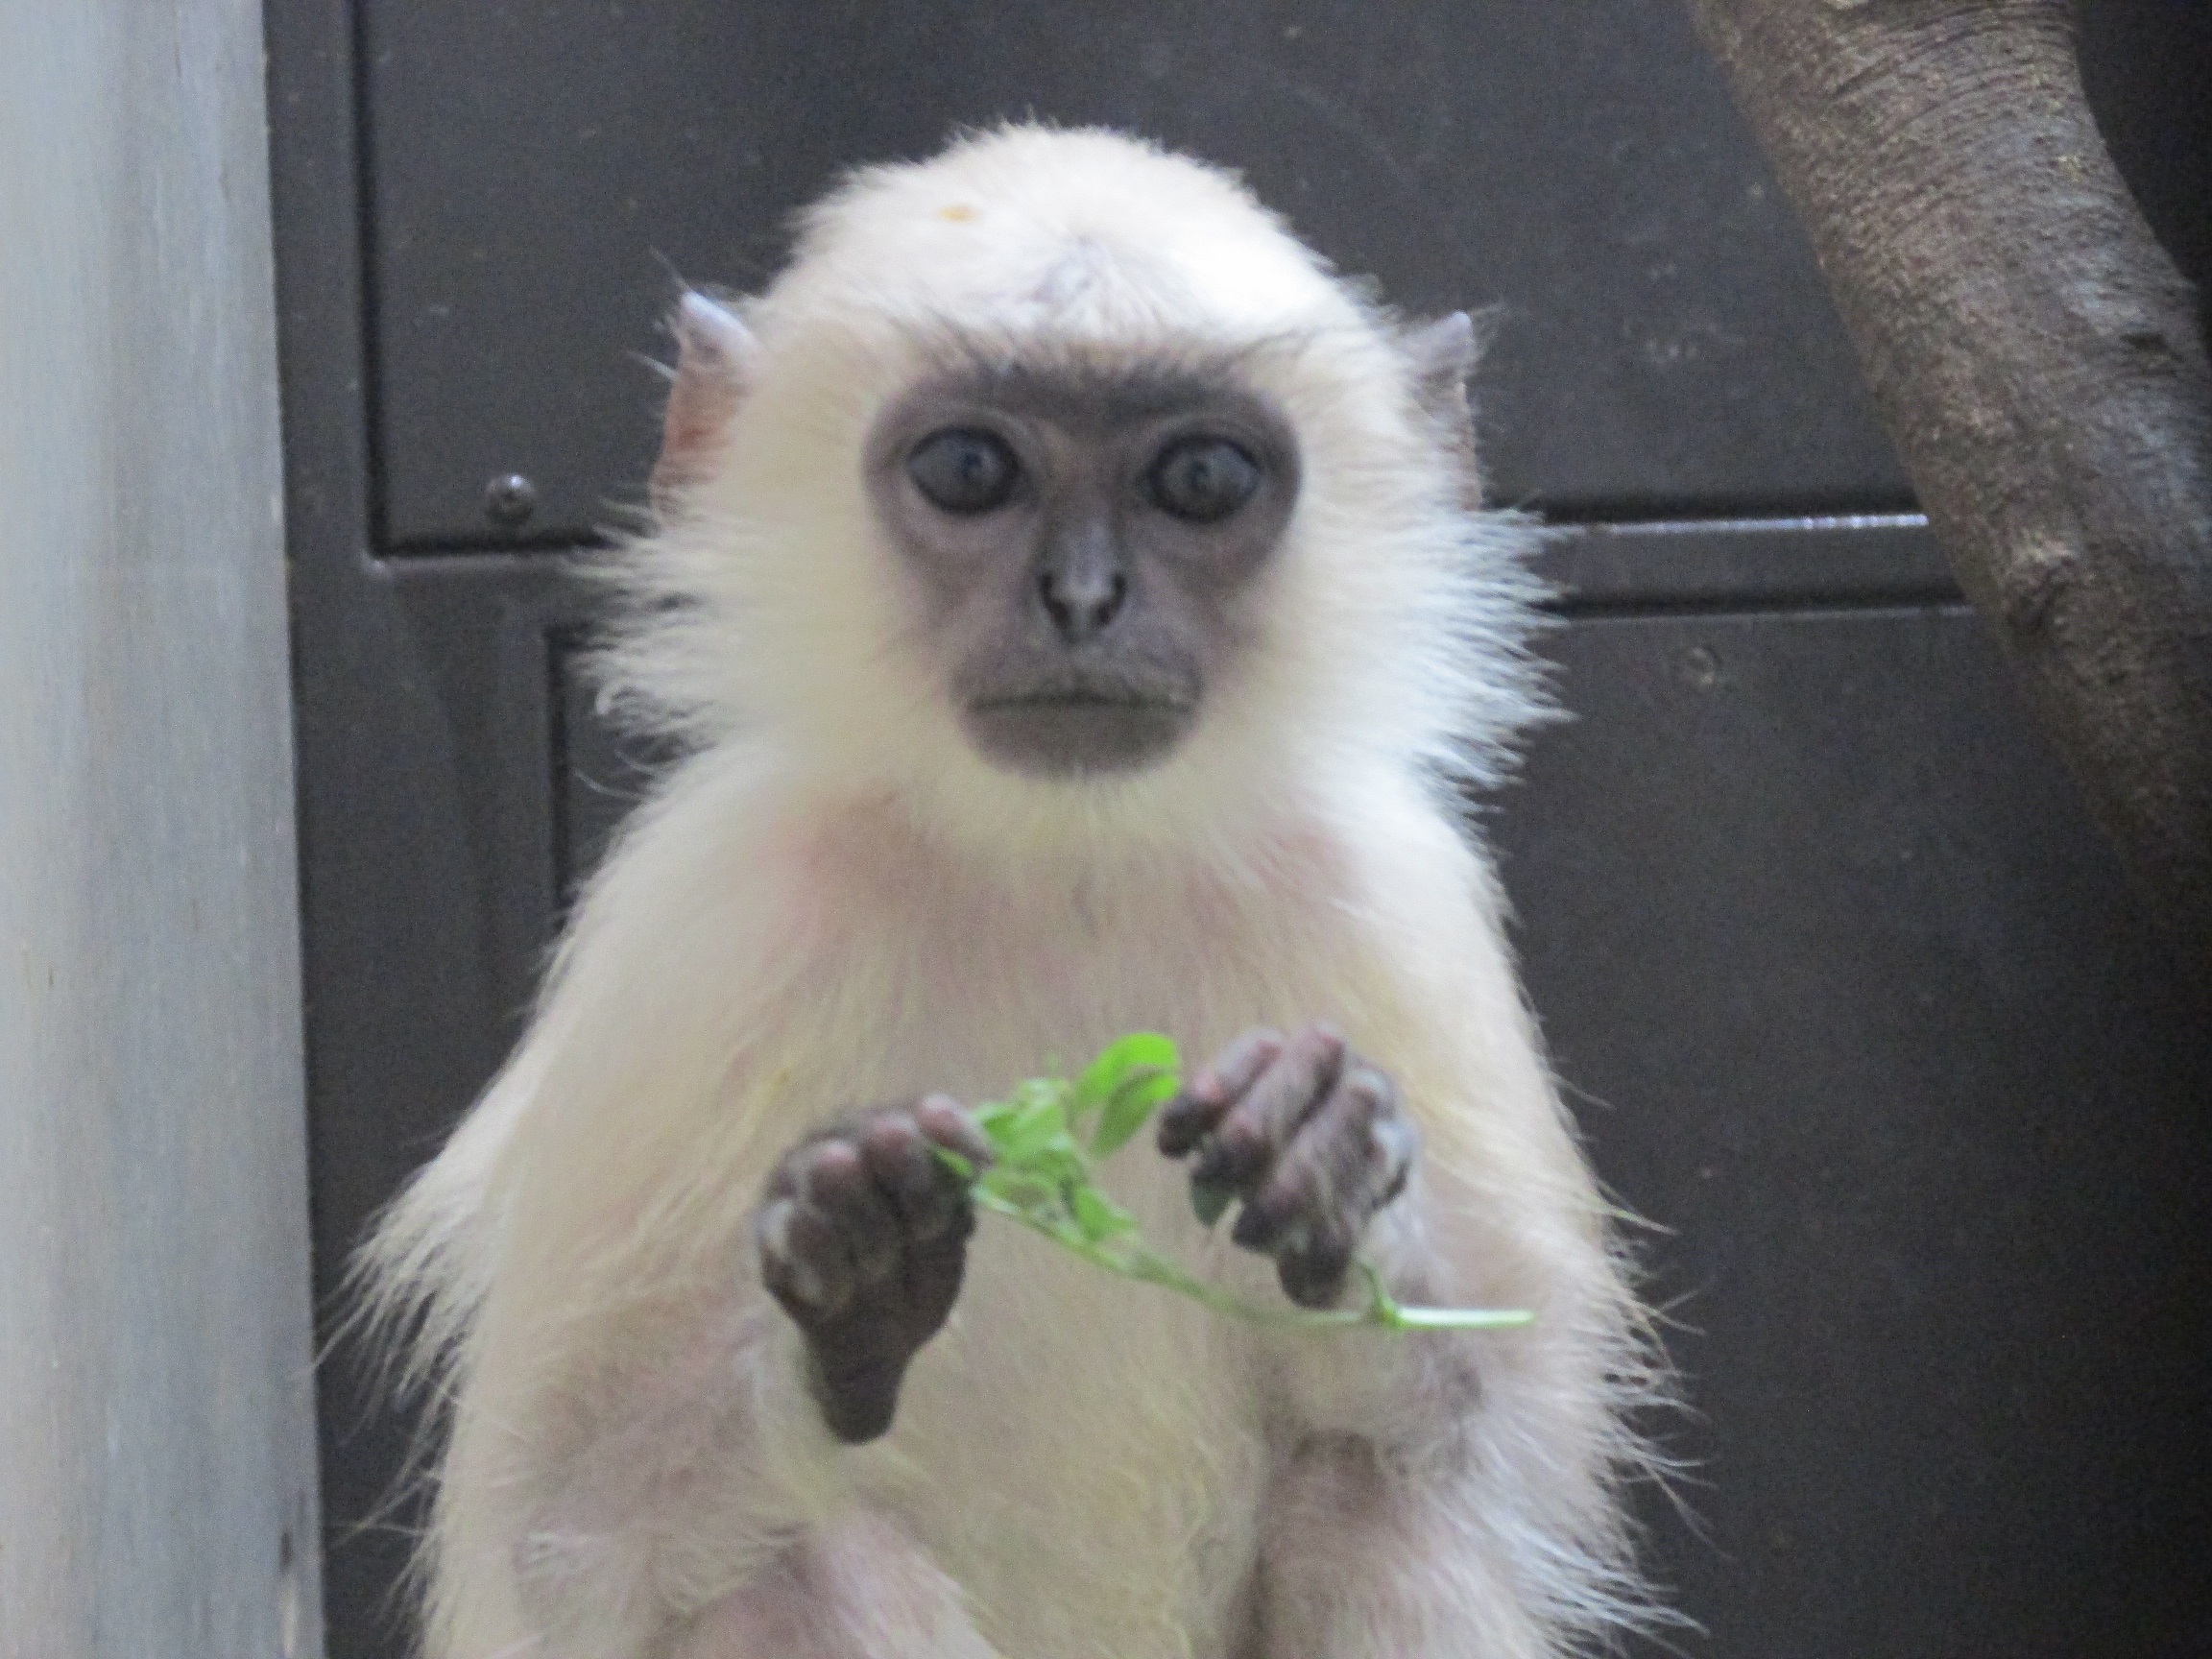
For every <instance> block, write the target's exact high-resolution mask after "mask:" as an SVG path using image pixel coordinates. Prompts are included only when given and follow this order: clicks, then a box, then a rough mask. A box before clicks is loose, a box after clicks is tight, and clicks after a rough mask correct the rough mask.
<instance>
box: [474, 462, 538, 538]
mask: <svg viewBox="0 0 2212 1659" xmlns="http://www.w3.org/2000/svg"><path fill="white" fill-rule="evenodd" d="M537 511H538V486H537V485H535V484H533V483H531V482H530V480H529V479H527V478H525V477H523V476H522V474H521V473H519V472H509V473H506V474H505V475H503V476H501V477H498V478H494V479H493V480H492V482H491V483H489V484H487V485H485V486H484V516H485V517H487V518H489V519H491V520H492V522H493V523H494V524H496V525H498V526H499V527H500V528H501V529H503V530H519V529H520V528H521V527H522V526H523V525H525V524H527V523H529V522H530V515H531V514H533V513H535V512H537Z"/></svg>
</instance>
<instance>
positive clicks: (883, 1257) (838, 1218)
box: [804, 1141, 899, 1280]
mask: <svg viewBox="0 0 2212 1659" xmlns="http://www.w3.org/2000/svg"><path fill="white" fill-rule="evenodd" d="M804 1197H805V1203H804V1208H805V1210H810V1211H814V1212H816V1213H818V1214H821V1215H822V1216H823V1218H824V1219H825V1220H826V1221H827V1222H828V1223H829V1226H830V1227H831V1228H832V1229H833V1230H834V1232H835V1233H836V1235H837V1237H838V1238H839V1239H840V1240H841V1241H842V1243H843V1244H844V1247H845V1250H846V1253H847V1254H848V1255H849V1256H850V1257H851V1259H852V1262H853V1267H854V1272H855V1273H856V1274H857V1275H858V1276H859V1277H860V1278H861V1279H863V1280H870V1279H880V1278H882V1277H883V1276H884V1275H885V1274H886V1273H888V1272H890V1271H891V1269H892V1268H893V1267H894V1266H896V1265H897V1264H898V1261H899V1224H898V1221H897V1218H896V1216H895V1215H894V1214H893V1212H892V1209H891V1206H890V1204H889V1202H888V1201H887V1200H886V1198H885V1197H884V1195H883V1194H882V1193H881V1192H879V1191H878V1190H877V1186H876V1181H875V1177H874V1176H873V1175H872V1174H870V1172H869V1169H868V1165H867V1163H866V1161H865V1160H864V1159H863V1158H862V1156H861V1153H860V1148H859V1147H857V1146H855V1145H854V1144H853V1142H850V1141H825V1142H822V1143H821V1144H820V1145H818V1146H816V1147H815V1148H814V1152H813V1155H812V1157H811V1158H810V1159H809V1160H808V1161H807V1166H806V1174H805V1183H804Z"/></svg>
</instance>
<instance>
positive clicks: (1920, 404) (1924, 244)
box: [1689, 0, 2212, 974]
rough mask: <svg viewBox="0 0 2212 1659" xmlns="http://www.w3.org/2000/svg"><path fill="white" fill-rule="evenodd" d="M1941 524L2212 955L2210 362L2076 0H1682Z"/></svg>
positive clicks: (2194, 945) (2154, 891) (2173, 911)
mask: <svg viewBox="0 0 2212 1659" xmlns="http://www.w3.org/2000/svg"><path fill="white" fill-rule="evenodd" d="M1689 3H1690V8H1691V11H1692V12H1693V14H1694V15H1695V19H1696V21H1697V25H1698V28H1699V29H1700V31H1701V32H1702V33H1703V35H1704V36H1705V38H1706V41H1707V43H1708V44H1709V45H1710V46H1711V47H1712V49H1713V51H1714V52H1715V54H1716V55H1717V56H1718V57H1719V60H1720V62H1721V64H1722V65H1723V67H1724V68H1725V69H1726V71H1727V74H1728V76H1729V79H1730V81H1731V83H1732V84H1733V86H1734V89H1735V93H1736V98H1737V101H1738V103H1739V104H1741V105H1742V106H1743V110H1744V112H1745V113H1746V115H1748V116H1749V118H1750V121H1751V124H1752V127H1753V128H1754V129H1755V131H1756V132H1757V133H1758V136H1759V140H1760V142H1761V144H1762V145H1763V146H1764V147H1765V149H1766V152H1767V159H1768V160H1769V162H1770V163H1771V164H1772V166H1773V168H1774V171H1775V173H1776V175H1777V177H1778V178H1779V179H1780V180H1781V182H1782V185H1783V188H1784V189H1785V190H1786V191H1787V192H1788V193H1789V195H1790V198H1791V202H1792V203H1793V204H1795V206H1796V209H1797V212H1798V214H1799V215H1800V217H1801V218H1802V219H1803V220H1804V222H1805V225H1806V227H1807V228H1808V230H1809V231H1810V232H1811V234H1812V238H1813V245H1814V248H1815V252H1817V254H1818V256H1819V260H1820V266H1821V270H1822V271H1823V272H1824V273H1825V274H1826V276H1827V278H1828V282H1829V286H1830V288H1831V289H1832V290H1833V292H1834V294H1835V297H1836V301H1837V305H1838V307H1839V310H1840V311H1841V313H1842V316H1843V321H1844V323H1845V325H1846V326H1847V327H1848V328H1849V329H1850V331H1851V337H1852V339H1853V341H1854V343H1855V344H1856V345H1857V347H1858V352H1859V360H1860V364H1861V367H1862V368H1863V371H1864V373H1865V375H1866V380H1867V383H1868V386H1869V389H1870V390H1871V392H1872V395H1873V398H1874V403H1875V407H1876V409H1877V410H1878V412H1879V413H1880V415H1881V418H1882V421H1883V422H1884V424H1885V425H1886V426H1887V429H1888V433H1889V437H1890V439H1891V441H1892V442H1893V443H1894V444H1895V445H1896V446H1897V449H1898V452H1899V454H1900V455H1901V457H1902V458H1903V460H1904V463H1905V467H1906V470H1907V471H1908V472H1909V473H1910V475H1911V479H1912V484H1913V488H1914V489H1915V490H1916V491H1917V492H1918V493H1919V497H1920V502H1921V505H1922V507H1923V508H1924V509H1925V511H1926V512H1927V514H1928V517H1929V521H1930V523H1931V524H1932V525H1933V527H1934V529H1935V532H1936V537H1937V539H1938V540H1939V541H1941V543H1942V545H1943V547H1944V549H1945V550H1946V552H1947V553H1948V555H1949V557H1950V559H1951V562H1952V565H1953V567H1954V568H1955V569H1956V570H1957V572H1958V575H1959V581H1960V586H1961V587H1962V588H1964V589H1965V590H1966V593H1967V596H1968V597H1969V598H1971V599H1972V600H1973V602H1974V604H1975V605H1976V607H1977V608H1978V609H1979V610H1980V611H1981V612H1982V613H1983V615H1984V617H1985V618H1987V619H1988V621H1989V622H1990V624H1991V625H1992V626H1993V627H1994V628H1995V629H1996V631H1997V634H1998V637H1999V638H2000V639H2001V640H2002V642H2003V644H2004V647H2005V650H2006V653H2007V655H2008V657H2009V658H2010V659H2011V661H2012V662H2013V664H2014V666H2015V667H2016V668H2017V669H2018V670H2019V673H2020V676H2021V679H2022V681H2023V684H2024V685H2025V686H2026V688H2027V691H2028V694H2029V697H2030V700H2031V702H2032V705H2033V707H2034V709H2035V711H2036V713H2037V715H2038V717H2039V718H2040V719H2041V722H2042V725H2043V728H2044V730H2045V731H2046V733H2049V734H2050V736H2051V737H2052V738H2053V739H2054V740H2055V741H2056V746H2057V748H2058V750H2059V752H2060V754H2061V755H2062V756H2064V757H2065V759H2066V761H2067V763H2068V764H2069V766H2070V767H2071V768H2072V770H2073V772H2074V774H2075V777H2076V779H2077V780H2078V781H2079V782H2080V785H2081V787H2082V789H2083V790H2084V791H2085V793H2086V794H2087V796H2088V801H2089V805H2090V809H2091V811H2092V813H2093V814H2094V815H2095V817H2096V818H2097V820H2098V822H2099V823H2100V824H2101V825H2102V826H2103V827H2104V830H2105V831H2106V833H2107V834H2108V835H2110V837H2111V838H2112V840H2113V841H2114V842H2115V843H2116V844H2117V846H2118V847H2119V850H2120V854H2121V857H2122V860H2123V862H2124V863H2125V864H2126V865H2127V867H2128V873H2129V875H2130V877H2131V878H2133V880H2134V882H2135V884H2136V885H2137V887H2138V888H2139V889H2140V890H2141V891H2142V892H2143V893H2144V894H2145V896H2146V897H2147V898H2148V899H2149V900H2150V901H2151V902H2152V906H2153V909H2154V911H2155V913H2156V914H2157V915H2158V916H2159V917H2160V919H2161V920H2163V921H2164V922H2165V923H2166V924H2167V926H2169V927H2170V929H2171V930H2172V931H2173V932H2174V934H2175V936H2176V940H2177V942H2178V943H2179V945H2180V947H2181V949H2182V950H2183V952H2184V954H2185V956H2186V957H2187V958H2188V959H2189V960H2190V962H2191V965H2192V966H2194V967H2196V968H2197V969H2199V970H2200V972H2203V973H2206V974H2212V371H2208V370H2207V367H2206V361H2205V354H2204V347H2203V344H2202V342H2201V341H2200V339H2199V337H2198V333H2197V326H2196V319H2195V316H2194V314H2193V311H2192V307H2191V297H2190V293H2189V288H2188V284H2187V283H2185V282H2184V281H2183V280H2182V278H2181V276H2180V275H2179V274H2178V273H2177V272H2176V270H2175V268H2174V264H2173V261H2172V260H2171V259H2169V258H2168V257H2167V256H2166V253H2165V252H2164V250H2162V249H2161V248H2160V247H2159V246H2158V244H2157V242H2156V241H2155V239H2153V237H2152V234H2151V231H2150V229H2149V228H2148V227H2147V226H2146V225H2145V224H2144V222H2143V218H2142V215H2141V214H2140V213H2139V212H2138V211H2137V210H2136V207H2135V204H2134V201H2133V199H2132V198H2131V197H2129V195H2128V189H2127V186H2126V185H2125V184H2124V183H2123V182H2122V181H2121V180H2120V176H2119V174H2118V173H2117V172H2116V171H2115V170H2114V168H2113V166H2112V162H2111V158H2110V157H2109V156H2107V155H2106V154H2105V150H2104V142H2103V140H2102V139H2101V138H2100V137H2099V136H2098V132H2097V129H2096V125H2095V123H2094V121H2093V120H2092V118H2091V116H2090V113H2089V108H2088V106H2087V104H2086V102H2085V101H2084V99H2083V97H2082V93H2081V84H2080V75H2079V72H2078V70H2077V68H2076V63H2075V57H2074V39H2073V29H2072V23H2071V19H2070V16H2069V12H2068V9H2067V6H2066V4H2065V0H1689Z"/></svg>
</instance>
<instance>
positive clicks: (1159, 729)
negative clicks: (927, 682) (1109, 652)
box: [966, 686, 1198, 778]
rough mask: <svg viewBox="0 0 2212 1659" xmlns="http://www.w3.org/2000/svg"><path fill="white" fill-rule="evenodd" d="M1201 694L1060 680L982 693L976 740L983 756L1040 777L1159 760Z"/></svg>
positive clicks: (971, 712) (1185, 726) (974, 714)
mask: <svg viewBox="0 0 2212 1659" xmlns="http://www.w3.org/2000/svg"><path fill="white" fill-rule="evenodd" d="M1197 713H1198V699H1197V697H1196V696H1195V694H1193V693H1190V692H1188V691H1184V690H1182V689H1180V688H1176V689H1172V690H1171V689H1168V688H1166V687H1162V688H1160V689H1159V690H1147V691H1143V692H1139V691H1137V690H1135V689H1134V688H1125V687H1119V686H1117V687H1113V688H1111V689H1107V688H1103V687H1095V686H1053V687H1050V688H1048V689H1038V690H1034V691H1022V692H1016V693H1006V694H998V695H993V696H985V697H979V698H977V699H976V700H975V701H974V702H972V703H970V704H969V705H968V709H967V721H966V724H967V728H968V735H969V737H970V739H971V740H972V741H973V742H974V745H975V747H976V748H977V749H978V750H980V751H981V752H982V754H983V757H984V758H986V759H988V760H990V761H992V762H993V763H994V764H996V765H998V766H1002V767H1004V768H1005V769H1006V770H1008V771H1011V772H1020V773H1023V774H1025V775H1027V776H1030V777H1035V778H1080V777H1085V776H1089V775H1094V774H1097V773H1104V772H1131V771H1136V770H1138V769H1139V768H1141V767H1145V766H1150V765H1154V764H1157V763H1158V762H1159V761H1161V760H1164V759H1166V757H1167V755H1168V752H1169V751H1170V750H1172V749H1173V748H1174V747H1175V745H1176V744H1177V743H1178V742H1180V741H1181V740H1182V738H1183V736H1184V734H1185V733H1187V732H1189V731H1190V727H1191V725H1192V723H1193V722H1194V721H1195V720H1196V718H1197Z"/></svg>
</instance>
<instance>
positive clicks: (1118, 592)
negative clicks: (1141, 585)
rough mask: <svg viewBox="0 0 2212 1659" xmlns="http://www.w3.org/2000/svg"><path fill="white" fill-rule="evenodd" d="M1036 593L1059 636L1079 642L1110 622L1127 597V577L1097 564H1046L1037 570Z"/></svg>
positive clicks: (1101, 631) (1072, 641) (1071, 642)
mask: <svg viewBox="0 0 2212 1659" xmlns="http://www.w3.org/2000/svg"><path fill="white" fill-rule="evenodd" d="M1037 593H1038V596H1039V597H1040V598H1041V599H1043V600H1044V602H1045V614H1046V615H1047V616H1049V617H1051V618H1052V626H1053V628H1054V629H1055V630H1056V631H1057V632H1058V633H1059V636H1060V637H1061V638H1062V639H1063V640H1064V641H1066V642H1067V643H1068V644H1070V645H1080V644H1082V643H1084V642H1085V641H1086V640H1089V639H1095V638H1096V637H1098V636H1099V635H1101V634H1103V633H1105V632H1106V630H1107V628H1108V627H1109V626H1111V625H1112V623H1113V621H1114V618H1115V616H1116V615H1117V614H1118V613H1119V612H1120V610H1121V606H1122V602H1123V601H1124V600H1126V599H1127V598H1128V597H1129V578H1128V576H1127V575H1126V574H1125V573H1124V572H1122V571H1119V570H1114V569H1102V568H1100V567H1098V566H1096V565H1090V566H1088V567H1081V568H1077V569H1074V570H1055V569H1051V568H1049V567H1048V568H1046V569H1044V570H1040V571H1039V572H1038V573H1037Z"/></svg>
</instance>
